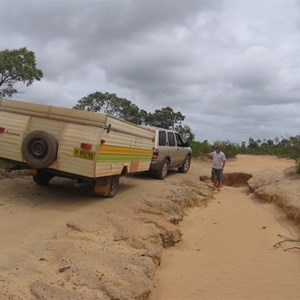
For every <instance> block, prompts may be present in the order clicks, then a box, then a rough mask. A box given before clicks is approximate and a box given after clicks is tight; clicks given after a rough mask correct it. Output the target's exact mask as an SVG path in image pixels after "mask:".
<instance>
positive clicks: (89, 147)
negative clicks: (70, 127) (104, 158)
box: [80, 143, 92, 150]
mask: <svg viewBox="0 0 300 300" xmlns="http://www.w3.org/2000/svg"><path fill="white" fill-rule="evenodd" d="M80 148H81V149H84V150H91V149H92V144H87V143H81V144H80Z"/></svg>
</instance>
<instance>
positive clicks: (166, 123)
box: [146, 106, 185, 129]
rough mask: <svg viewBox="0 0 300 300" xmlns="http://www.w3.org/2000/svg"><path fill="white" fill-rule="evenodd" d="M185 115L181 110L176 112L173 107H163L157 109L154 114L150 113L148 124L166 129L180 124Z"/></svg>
mask: <svg viewBox="0 0 300 300" xmlns="http://www.w3.org/2000/svg"><path fill="white" fill-rule="evenodd" d="M184 118H185V116H183V115H182V114H181V112H177V113H175V112H174V111H173V109H172V108H171V107H169V106H168V107H163V108H162V109H157V110H155V112H154V113H153V114H151V113H149V115H148V118H147V120H146V124H148V125H151V126H155V127H161V128H165V129H170V128H173V129H174V128H175V125H176V124H180V122H181V121H183V120H184Z"/></svg>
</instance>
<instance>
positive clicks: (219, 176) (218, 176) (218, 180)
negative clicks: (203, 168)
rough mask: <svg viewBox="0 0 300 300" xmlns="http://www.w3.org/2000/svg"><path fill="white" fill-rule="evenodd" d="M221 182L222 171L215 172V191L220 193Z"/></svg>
mask: <svg viewBox="0 0 300 300" xmlns="http://www.w3.org/2000/svg"><path fill="white" fill-rule="evenodd" d="M221 180H222V169H220V170H217V184H216V187H217V190H218V191H220V190H221Z"/></svg>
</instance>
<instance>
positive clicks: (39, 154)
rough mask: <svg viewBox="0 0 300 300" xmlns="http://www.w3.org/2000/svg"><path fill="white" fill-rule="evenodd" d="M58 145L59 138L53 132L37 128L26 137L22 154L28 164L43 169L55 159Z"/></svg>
mask: <svg viewBox="0 0 300 300" xmlns="http://www.w3.org/2000/svg"><path fill="white" fill-rule="evenodd" d="M57 147H58V144H57V140H56V138H55V137H54V135H53V134H51V133H49V132H47V131H43V130H35V131H32V132H30V133H29V134H28V135H27V136H26V137H25V138H24V140H23V144H22V155H23V158H24V161H25V162H26V163H27V164H28V165H30V166H31V167H33V168H36V169H42V168H45V167H47V166H49V165H50V164H52V163H53V162H54V161H55V159H56V155H57Z"/></svg>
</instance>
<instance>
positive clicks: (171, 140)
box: [168, 132, 175, 147]
mask: <svg viewBox="0 0 300 300" xmlns="http://www.w3.org/2000/svg"><path fill="white" fill-rule="evenodd" d="M168 140H169V146H173V147H174V146H175V137H174V134H173V132H168Z"/></svg>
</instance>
